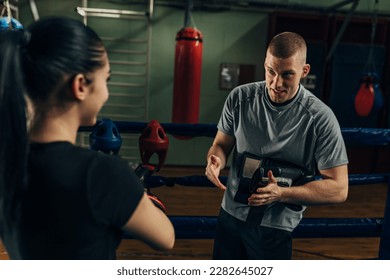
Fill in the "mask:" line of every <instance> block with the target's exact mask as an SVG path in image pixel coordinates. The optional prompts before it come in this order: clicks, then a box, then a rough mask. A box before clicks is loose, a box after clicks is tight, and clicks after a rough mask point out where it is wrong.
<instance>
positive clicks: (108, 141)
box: [89, 119, 122, 154]
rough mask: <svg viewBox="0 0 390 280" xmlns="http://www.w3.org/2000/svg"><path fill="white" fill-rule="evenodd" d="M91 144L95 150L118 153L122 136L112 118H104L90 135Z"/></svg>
mask: <svg viewBox="0 0 390 280" xmlns="http://www.w3.org/2000/svg"><path fill="white" fill-rule="evenodd" d="M89 145H90V147H91V149H92V150H95V151H101V152H104V153H111V152H112V153H114V154H118V153H119V149H120V148H121V145H122V138H121V136H120V135H119V131H118V128H117V127H116V125H115V123H114V122H113V121H111V120H110V119H102V120H101V121H100V122H99V123H98V124H97V125H96V126H95V127H94V129H93V130H92V133H91V134H90V135H89Z"/></svg>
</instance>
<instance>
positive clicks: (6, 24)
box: [0, 17, 23, 30]
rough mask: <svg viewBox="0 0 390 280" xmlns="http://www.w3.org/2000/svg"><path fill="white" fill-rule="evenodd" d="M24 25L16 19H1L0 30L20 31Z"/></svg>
mask: <svg viewBox="0 0 390 280" xmlns="http://www.w3.org/2000/svg"><path fill="white" fill-rule="evenodd" d="M20 29H23V25H22V24H21V23H20V22H19V21H17V20H16V19H14V18H9V17H0V30H20Z"/></svg>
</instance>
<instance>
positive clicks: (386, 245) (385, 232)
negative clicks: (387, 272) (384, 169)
mask: <svg viewBox="0 0 390 280" xmlns="http://www.w3.org/2000/svg"><path fill="white" fill-rule="evenodd" d="M389 220H390V175H388V177H387V195H386V204H385V212H384V218H383V225H382V233H381V239H380V244H379V256H378V257H379V259H381V260H390V221H389Z"/></svg>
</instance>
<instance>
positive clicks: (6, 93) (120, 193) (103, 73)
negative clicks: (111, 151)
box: [0, 17, 174, 259]
mask: <svg viewBox="0 0 390 280" xmlns="http://www.w3.org/2000/svg"><path fill="white" fill-rule="evenodd" d="M109 77H110V68H109V61H108V57H107V52H106V51H105V48H104V46H103V43H102V41H101V40H100V39H99V37H98V36H97V34H96V33H95V32H94V31H93V30H92V29H90V28H89V27H87V26H85V25H84V24H83V23H82V22H80V21H77V20H73V19H68V18H62V17H52V18H46V19H41V20H39V21H37V22H35V23H33V24H32V25H31V26H30V27H29V28H27V29H26V30H25V31H2V32H0V131H1V137H0V233H1V238H2V241H3V243H4V245H5V247H6V249H7V251H8V253H9V256H10V258H12V259H115V250H116V248H117V247H118V245H119V243H120V241H121V238H122V235H123V231H126V232H128V233H130V234H132V235H133V236H134V237H136V238H138V239H140V240H142V241H144V242H145V243H147V244H149V245H150V246H152V247H153V248H155V249H159V250H166V249H171V248H172V247H173V244H174V230H173V226H172V224H171V222H170V221H169V219H168V218H167V216H166V215H165V214H164V213H163V212H162V211H160V210H159V209H158V208H157V207H155V206H154V204H153V203H152V202H151V201H150V200H149V199H148V197H147V196H146V194H145V193H144V188H143V185H142V184H141V183H140V181H139V180H138V178H137V177H136V176H135V174H134V172H133V171H131V170H130V169H129V167H128V164H127V162H126V161H124V160H123V159H120V158H119V157H114V156H110V155H105V154H102V153H99V152H95V151H91V150H88V149H82V148H80V147H78V146H76V145H75V142H76V135H77V131H78V128H79V127H80V126H92V125H94V124H95V122H96V117H97V114H98V112H99V110H100V109H101V108H102V106H103V104H104V103H105V102H106V101H107V99H108V89H107V81H108V80H109ZM26 108H28V110H27V109H26Z"/></svg>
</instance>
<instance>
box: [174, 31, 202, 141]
mask: <svg viewBox="0 0 390 280" xmlns="http://www.w3.org/2000/svg"><path fill="white" fill-rule="evenodd" d="M202 40H203V36H202V33H201V32H200V31H199V30H198V29H196V28H192V27H184V28H182V29H181V30H180V31H179V32H178V33H177V34H176V52H175V73H174V87H173V108H172V122H173V123H184V124H194V123H198V120H199V97H200V80H201V72H202V71H201V70H202V69H201V68H202V44H203V43H202ZM178 138H182V139H188V137H178Z"/></svg>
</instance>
